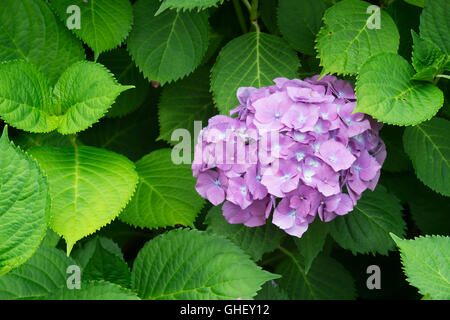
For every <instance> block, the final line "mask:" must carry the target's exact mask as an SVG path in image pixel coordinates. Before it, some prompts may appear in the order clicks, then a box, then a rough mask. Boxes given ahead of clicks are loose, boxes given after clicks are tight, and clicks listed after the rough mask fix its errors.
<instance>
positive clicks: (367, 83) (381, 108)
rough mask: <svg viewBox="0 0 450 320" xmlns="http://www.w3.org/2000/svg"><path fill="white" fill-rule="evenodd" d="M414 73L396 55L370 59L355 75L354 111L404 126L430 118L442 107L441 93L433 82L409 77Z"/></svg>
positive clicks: (404, 61)
mask: <svg viewBox="0 0 450 320" xmlns="http://www.w3.org/2000/svg"><path fill="white" fill-rule="evenodd" d="M393 70H395V72H393ZM413 75H414V70H413V68H412V67H411V66H410V65H409V63H408V62H407V61H406V60H405V59H404V58H402V57H401V56H399V55H397V54H394V53H382V54H379V55H376V56H374V57H372V58H369V59H368V60H367V61H366V62H365V63H364V65H363V66H362V67H361V70H360V72H359V75H358V81H357V83H356V97H357V99H358V104H357V105H356V108H355V110H356V111H358V112H363V113H367V114H369V115H371V116H373V117H374V118H376V119H377V120H380V121H382V122H385V123H388V124H395V125H403V126H408V125H415V124H418V123H421V122H423V121H426V120H428V119H430V118H431V117H433V116H434V115H435V114H436V113H437V112H438V110H439V109H440V108H441V107H442V104H443V101H444V95H443V93H442V91H441V90H439V88H437V87H435V86H434V85H432V84H429V83H422V82H416V81H413V80H411V77H412V76H413Z"/></svg>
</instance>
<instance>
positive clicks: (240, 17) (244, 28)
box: [233, 0, 248, 33]
mask: <svg viewBox="0 0 450 320" xmlns="http://www.w3.org/2000/svg"><path fill="white" fill-rule="evenodd" d="M233 6H234V11H235V12H236V16H237V18H238V20H239V25H240V26H241V29H242V32H243V33H247V31H248V30H247V24H246V23H245V18H244V13H243V12H242V8H241V5H240V4H239V0H233Z"/></svg>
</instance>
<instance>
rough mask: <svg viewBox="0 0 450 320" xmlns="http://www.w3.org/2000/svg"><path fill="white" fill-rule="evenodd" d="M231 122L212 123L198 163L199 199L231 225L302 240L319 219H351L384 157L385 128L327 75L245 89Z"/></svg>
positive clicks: (349, 87)
mask: <svg viewBox="0 0 450 320" xmlns="http://www.w3.org/2000/svg"><path fill="white" fill-rule="evenodd" d="M237 97H238V100H239V106H237V107H236V108H235V109H233V110H232V111H231V112H230V114H231V117H228V116H224V115H218V116H215V117H212V118H211V119H210V120H209V121H208V126H207V127H206V128H203V130H202V131H201V132H200V135H199V137H198V141H197V145H196V147H195V153H194V163H193V164H192V171H193V175H194V176H195V177H197V184H196V189H197V191H198V193H199V194H200V195H201V196H202V197H204V198H206V199H208V200H209V201H210V202H211V203H213V204H214V205H219V204H221V203H222V202H224V203H223V206H222V211H223V215H224V216H225V218H226V220H227V221H228V222H229V223H233V224H235V223H240V224H244V225H246V226H248V227H256V226H260V225H263V224H265V223H266V222H267V220H268V219H270V217H271V222H272V223H273V224H274V225H276V226H278V227H279V228H281V229H283V230H284V231H285V232H286V233H288V234H290V235H293V236H296V237H301V236H302V235H303V233H304V232H305V231H307V229H308V225H309V224H310V223H311V222H313V221H314V220H315V219H316V218H317V219H320V220H322V221H324V222H328V221H331V220H333V219H334V218H336V217H337V216H341V215H345V214H347V213H349V212H351V211H352V210H353V208H354V206H355V205H356V204H357V201H358V200H359V199H360V198H361V195H362V193H363V192H364V191H365V190H366V189H370V190H374V188H375V187H376V185H377V183H378V179H379V177H380V170H381V166H382V165H383V162H384V160H385V158H386V148H385V145H384V143H383V141H382V140H381V139H380V137H379V135H378V133H379V130H380V128H381V126H382V124H380V123H378V122H377V121H376V120H374V119H372V118H371V117H370V116H368V115H365V114H363V113H358V112H356V113H354V109H355V106H356V103H357V102H356V97H355V92H354V88H353V86H352V84H351V83H349V82H347V81H344V80H340V79H337V78H336V77H334V76H330V75H328V76H325V77H323V78H322V79H320V80H318V76H314V77H312V78H308V79H305V80H299V79H293V80H290V79H286V78H277V79H275V80H274V85H272V86H268V87H263V88H259V89H257V88H252V87H243V88H239V89H238V92H237Z"/></svg>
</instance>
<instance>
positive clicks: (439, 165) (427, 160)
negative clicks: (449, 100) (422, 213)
mask: <svg viewBox="0 0 450 320" xmlns="http://www.w3.org/2000/svg"><path fill="white" fill-rule="evenodd" d="M449 137H450V122H449V121H448V120H445V119H441V118H434V119H432V120H430V121H427V122H424V123H421V124H418V125H416V126H414V127H408V128H406V130H405V133H404V135H403V144H404V147H405V151H406V153H407V154H408V156H409V157H410V159H411V161H412V163H413V167H414V170H415V171H416V175H417V177H418V178H419V179H420V180H421V181H422V182H423V183H424V184H425V185H427V186H428V187H430V188H431V189H433V190H434V191H436V192H439V193H441V194H443V195H445V196H450V140H449Z"/></svg>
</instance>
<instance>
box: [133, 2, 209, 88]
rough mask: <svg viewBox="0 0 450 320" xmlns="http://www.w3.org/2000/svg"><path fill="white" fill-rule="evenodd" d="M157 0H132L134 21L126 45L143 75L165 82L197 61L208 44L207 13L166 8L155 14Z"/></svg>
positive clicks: (188, 69)
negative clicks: (134, 1)
mask: <svg viewBox="0 0 450 320" xmlns="http://www.w3.org/2000/svg"><path fill="white" fill-rule="evenodd" d="M158 7H159V1H158V0H138V1H137V2H136V3H135V4H134V16H135V24H134V27H133V30H132V31H131V33H130V36H129V38H128V45H127V48H128V50H129V52H130V53H131V56H132V57H133V60H134V61H135V62H136V64H137V66H138V67H139V69H140V70H141V71H142V72H143V73H144V76H145V77H146V78H147V79H149V80H154V81H158V82H161V84H165V83H166V82H170V81H173V80H177V79H179V78H182V77H184V76H186V75H188V74H189V73H191V72H192V71H194V69H195V68H196V67H197V66H198V65H199V64H200V62H201V61H202V58H203V56H204V55H205V53H206V50H207V48H208V39H209V25H208V13H207V12H206V11H203V12H201V13H191V12H176V11H173V10H167V11H165V12H163V13H161V14H160V15H158V16H155V13H156V11H157V9H158Z"/></svg>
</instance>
